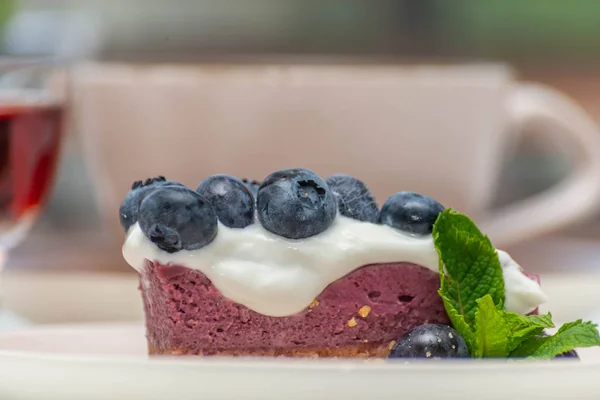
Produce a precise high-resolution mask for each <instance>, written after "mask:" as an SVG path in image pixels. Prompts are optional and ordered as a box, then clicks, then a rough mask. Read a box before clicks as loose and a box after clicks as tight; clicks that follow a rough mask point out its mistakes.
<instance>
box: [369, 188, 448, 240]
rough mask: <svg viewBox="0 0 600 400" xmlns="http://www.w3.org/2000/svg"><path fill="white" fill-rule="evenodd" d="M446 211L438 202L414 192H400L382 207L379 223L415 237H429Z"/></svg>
mask: <svg viewBox="0 0 600 400" xmlns="http://www.w3.org/2000/svg"><path fill="white" fill-rule="evenodd" d="M442 211H444V206H442V205H441V204H440V203H439V202H438V201H436V200H434V199H432V198H430V197H427V196H424V195H422V194H417V193H413V192H399V193H396V194H394V195H392V196H390V198H389V199H387V201H386V202H385V204H384V205H383V207H381V213H380V216H379V221H380V222H381V223H382V224H386V225H389V226H391V227H392V228H396V229H399V230H401V231H405V232H408V233H412V234H415V235H427V234H430V233H431V231H432V230H433V224H434V223H435V221H436V220H437V218H438V216H439V215H440V213H441V212H442Z"/></svg>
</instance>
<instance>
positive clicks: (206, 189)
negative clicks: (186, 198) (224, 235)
mask: <svg viewBox="0 0 600 400" xmlns="http://www.w3.org/2000/svg"><path fill="white" fill-rule="evenodd" d="M196 192H198V194H199V195H200V196H202V197H204V198H205V199H206V200H208V201H209V202H210V204H211V205H212V206H213V209H214V210H215V212H216V213H217V218H218V219H219V221H221V223H222V224H223V225H225V226H227V227H229V228H245V227H247V226H248V225H251V224H252V223H254V196H252V193H251V192H250V189H248V187H246V185H244V183H243V182H242V181H241V180H240V179H238V178H235V177H233V176H230V175H213V176H210V177H208V178H206V179H205V180H204V181H203V182H202V183H200V185H198V188H197V189H196Z"/></svg>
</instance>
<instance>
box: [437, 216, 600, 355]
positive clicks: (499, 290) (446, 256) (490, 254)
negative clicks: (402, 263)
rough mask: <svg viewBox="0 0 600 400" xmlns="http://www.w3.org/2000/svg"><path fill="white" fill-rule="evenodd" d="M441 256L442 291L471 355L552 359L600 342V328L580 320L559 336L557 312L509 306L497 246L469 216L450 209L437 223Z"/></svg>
mask: <svg viewBox="0 0 600 400" xmlns="http://www.w3.org/2000/svg"><path fill="white" fill-rule="evenodd" d="M433 240H434V244H435V248H436V250H437V252H438V255H439V259H440V289H439V292H438V293H439V295H440V297H441V298H442V300H443V302H444V306H445V308H446V312H447V313H448V316H449V318H450V321H451V322H452V325H453V326H454V329H456V330H457V331H458V333H460V334H461V335H462V336H463V338H464V339H465V341H466V343H467V346H468V347H469V351H470V352H471V356H472V357H474V358H482V357H509V356H510V357H530V358H552V357H555V356H557V355H559V354H561V353H564V352H567V351H570V350H573V349H575V348H577V347H589V346H600V335H599V333H598V329H597V326H596V325H594V324H592V323H591V322H582V321H581V320H580V321H575V322H571V323H568V324H565V325H563V326H562V327H561V328H560V329H559V330H558V332H557V333H556V334H555V335H554V336H548V337H543V336H540V335H541V334H542V333H543V332H544V329H546V328H553V327H554V324H553V323H552V316H551V315H550V314H549V313H548V314H546V315H529V316H528V315H520V314H517V313H513V312H507V311H506V310H505V309H504V305H503V304H504V300H505V292H504V278H503V275H502V267H501V266H500V261H499V260H498V254H497V252H496V249H495V248H494V247H493V246H492V244H491V242H490V240H489V238H488V237H487V236H485V235H484V234H482V233H481V232H480V231H479V229H478V228H477V226H475V224H474V223H473V221H471V220H470V219H469V218H468V217H467V216H465V215H462V214H460V213H457V212H456V211H454V210H451V209H447V210H445V211H443V212H442V213H441V214H440V216H439V217H438V219H437V221H436V223H435V225H434V227H433Z"/></svg>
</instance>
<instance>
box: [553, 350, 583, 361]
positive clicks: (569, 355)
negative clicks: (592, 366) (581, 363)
mask: <svg viewBox="0 0 600 400" xmlns="http://www.w3.org/2000/svg"><path fill="white" fill-rule="evenodd" d="M554 358H575V359H577V360H579V354H577V352H576V351H575V350H571V351H567V352H565V353H562V354H559V355H557V356H555V357H554Z"/></svg>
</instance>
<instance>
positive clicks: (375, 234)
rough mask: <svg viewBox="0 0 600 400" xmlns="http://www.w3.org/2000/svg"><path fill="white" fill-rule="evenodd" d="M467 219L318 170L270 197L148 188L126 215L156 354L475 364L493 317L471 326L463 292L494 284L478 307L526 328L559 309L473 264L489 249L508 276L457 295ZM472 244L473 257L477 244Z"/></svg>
mask: <svg viewBox="0 0 600 400" xmlns="http://www.w3.org/2000/svg"><path fill="white" fill-rule="evenodd" d="M447 212H448V214H447V218H446V219H445V220H444V224H446V225H444V226H446V227H447V228H444V229H446V231H443V232H442V229H443V227H442V225H443V224H442V223H440V228H439V232H438V233H436V232H435V231H434V230H435V229H436V228H435V227H434V226H435V225H436V221H438V219H439V218H440V215H441V214H444V215H446V213H447ZM455 217H456V216H455V214H453V213H452V212H450V211H448V210H445V209H444V207H443V206H442V205H441V204H440V203H439V202H437V201H435V200H433V199H431V198H429V197H427V196H423V195H419V194H415V193H412V192H400V193H396V194H394V195H393V196H391V197H390V198H389V199H388V200H387V201H386V202H385V203H384V204H383V206H382V207H381V210H380V209H379V207H378V206H377V204H376V202H375V199H374V198H373V196H372V195H371V193H370V191H369V189H368V188H367V186H366V185H365V184H364V183H363V182H361V181H360V180H358V179H356V178H353V177H350V176H347V175H334V176H331V177H329V178H327V179H323V178H321V177H319V176H318V175H317V174H315V173H314V172H312V171H309V170H305V169H289V170H283V171H278V172H275V173H273V174H271V175H270V176H268V177H267V178H266V179H265V180H264V181H263V182H262V183H258V182H256V181H248V180H240V179H238V178H235V177H232V176H228V175H215V176H211V177H209V178H207V179H206V180H204V181H203V182H202V183H200V185H199V186H198V188H197V189H196V190H192V189H189V188H187V187H185V186H184V185H182V184H180V183H178V182H174V181H170V180H166V179H165V178H164V177H158V178H153V179H148V180H146V181H144V182H142V181H138V182H136V183H134V184H133V186H132V188H131V191H130V192H129V193H128V194H127V196H126V198H125V200H124V201H123V203H122V205H121V208H120V218H121V225H122V226H123V228H124V229H125V231H126V232H127V237H126V240H125V243H124V245H123V255H124V258H125V260H126V261H127V262H128V263H129V264H130V265H131V266H132V267H133V268H135V269H136V270H137V271H138V273H139V275H140V290H141V293H142V297H143V303H144V309H145V316H146V328H147V339H148V348H149V352H150V354H170V355H174V354H190V355H260V356H310V357H314V356H316V357H387V356H394V355H397V356H402V355H408V356H411V355H414V354H412V353H414V352H415V351H416V352H420V353H422V355H423V356H424V357H430V356H431V357H443V356H446V357H464V356H469V349H470V348H472V349H475V347H476V344H477V343H480V342H477V341H476V340H475V339H472V338H471V336H469V333H468V332H469V331H468V330H467V328H464V330H461V329H459V328H461V327H463V322H465V321H467V323H468V322H469V321H470V320H471V319H473V321H476V320H477V318H480V317H479V316H480V315H482V314H483V312H479V313H477V312H476V311H474V312H473V313H470V311H469V310H467V309H465V311H464V312H465V315H464V318H463V317H462V316H461V315H460V312H456V310H454V309H453V308H452V304H454V303H452V301H453V300H452V299H453V297H452V296H454V294H453V293H454V292H453V289H457V288H459V285H460V284H462V285H463V286H464V285H465V282H467V283H469V282H471V283H473V282H475V281H477V282H479V281H481V285H478V286H473V288H472V291H473V293H475V292H477V293H478V296H479V295H481V296H479V297H483V295H485V294H486V293H489V295H491V298H492V301H494V300H495V301H496V302H497V305H496V307H495V309H497V310H501V311H502V312H503V313H505V314H506V315H507V318H508V319H510V318H513V320H515V318H533V317H527V315H528V314H531V313H532V312H534V311H535V310H536V308H537V307H538V305H539V304H541V303H543V302H544V301H546V296H545V295H544V293H543V292H542V290H541V288H540V285H539V281H538V280H536V279H534V278H533V277H531V276H528V275H527V274H525V273H524V272H523V270H522V269H521V267H520V266H519V265H518V264H517V263H516V262H515V261H513V260H512V259H511V257H510V256H509V255H508V254H507V253H505V252H502V251H497V250H495V249H493V248H491V249H488V247H489V246H488V247H486V246H487V244H486V243H487V242H485V240H487V238H485V237H484V236H482V237H483V238H484V239H481V240H482V242H481V243H483V244H482V245H481V246H479V247H477V248H476V249H475V250H469V252H467V253H465V258H464V260H469V259H470V258H469V257H471V256H473V254H475V253H474V252H475V251H479V250H480V249H484V250H486V249H488V250H489V252H488V253H486V254H487V255H488V256H489V255H490V254H491V258H489V260H490V261H489V263H490V265H492V267H494V268H496V269H489V270H485V271H483V270H481V268H480V267H481V263H480V262H479V261H478V260H479V259H476V260H475V261H474V263H473V265H474V266H475V267H474V268H470V269H468V270H465V271H466V272H464V274H463V275H461V276H463V277H465V279H464V280H462V281H459V280H457V281H455V282H451V283H450V284H449V283H448V282H449V281H451V280H452V274H449V273H448V271H444V270H443V269H442V268H443V267H442V266H441V265H442V264H446V265H447V264H448V263H449V262H450V263H451V262H452V260H450V258H449V259H448V261H447V260H446V259H444V257H443V255H442V250H441V249H444V251H445V253H444V254H452V250H453V249H454V248H459V247H461V246H462V245H461V244H460V243H459V244H453V245H452V246H454V247H452V246H450V249H449V250H447V249H446V248H447V247H448V246H446V247H444V246H445V243H448V241H452V240H457V238H462V236H461V233H460V232H462V231H461V230H460V229H463V227H464V226H465V225H464V224H463V222H462V220H460V221H458V225H456V226H453V225H448V224H449V222H448V221H453V219H452V218H455ZM461 224H462V225H461ZM459 228H460V229H459ZM465 229H466V228H465ZM469 229H470V228H469ZM432 232H433V233H434V234H433V235H432ZM445 232H448V234H447V235H446V234H445ZM457 232H458V233H457ZM465 232H467V231H465ZM468 232H470V231H468ZM473 232H475V231H473ZM477 232H478V231H477ZM444 235H445V236H444ZM465 238H466V239H465V240H464V244H465V248H467V247H468V246H469V245H470V244H471V243H472V242H473V240H472V239H471V237H465ZM446 239H447V240H446ZM436 240H437V242H436ZM478 240H479V239H478ZM438 242H439V246H438ZM457 254H458V253H457ZM484 255H485V254H484ZM482 257H483V256H482ZM456 259H459V260H462V256H456V257H454V260H456ZM440 260H442V261H443V263H441V262H440ZM465 262H467V261H465ZM460 265H461V266H462V264H460ZM480 270H481V271H483V272H481V271H480ZM474 271H479V272H481V274H482V275H481V279H479V278H477V277H472V276H471V275H469V274H472V273H474ZM479 272H478V273H479ZM484 272H485V274H486V275H483V273H484ZM461 273H462V272H461ZM445 276H447V279H448V281H444V277H445ZM440 282H441V283H440ZM489 282H493V286H492V285H491V284H490V288H489V290H488V289H486V290H487V292H485V293H484V292H483V291H482V287H483V286H485V285H487V284H488V283H489ZM482 285H483V286H482ZM446 289H447V290H448V292H447V293H448V294H446V292H443V290H446ZM466 290H467V289H465V292H464V293H463V296H464V295H465V293H466ZM469 290H471V289H469ZM499 293H500V294H499ZM494 296H495V297H494ZM479 297H478V298H473V299H472V303H473V304H475V303H474V302H475V301H477V302H479V300H481V299H479ZM459 300H460V299H459ZM469 301H471V300H469ZM459 302H460V301H459ZM482 303H483V300H482ZM469 304H471V303H469ZM492 304H493V303H492ZM481 307H483V306H481ZM453 310H454V311H453ZM460 311H461V312H462V311H463V310H462V306H461V310H460ZM498 312H500V311H498ZM457 315H458V316H457ZM503 315H504V314H503ZM511 315H512V317H511ZM515 316H516V317H515ZM459 317H460V318H463V319H462V320H461V319H460V318H459ZM536 318H538V319H543V317H541V316H536ZM461 321H462V322H461ZM527 321H529V320H527ZM532 321H533V322H531V323H532V324H533V323H538V322H536V321H537V319H536V320H532ZM539 324H542V322H539ZM464 326H467V325H464ZM511 326H512V325H511ZM474 329H475V328H474ZM465 332H467V333H465ZM473 332H475V330H474V331H473ZM532 332H535V333H536V334H541V333H542V332H541V328H539V327H535V329H534V328H532ZM473 335H475V333H474V334H473ZM473 337H475V336H473ZM423 343H425V344H423ZM511 343H512V342H511ZM569 350H570V349H569ZM411 352H412V353H411Z"/></svg>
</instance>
